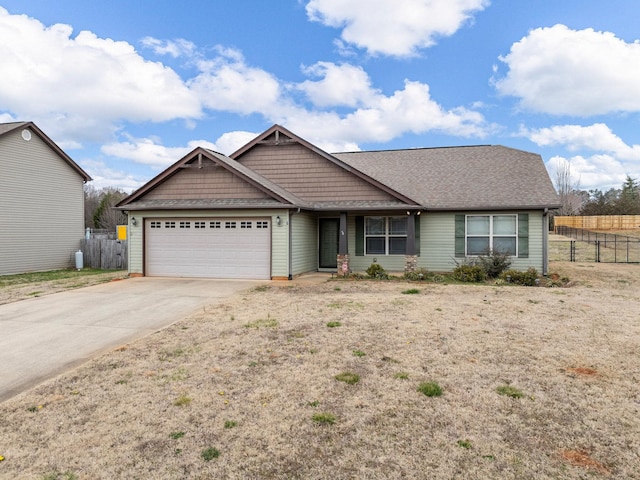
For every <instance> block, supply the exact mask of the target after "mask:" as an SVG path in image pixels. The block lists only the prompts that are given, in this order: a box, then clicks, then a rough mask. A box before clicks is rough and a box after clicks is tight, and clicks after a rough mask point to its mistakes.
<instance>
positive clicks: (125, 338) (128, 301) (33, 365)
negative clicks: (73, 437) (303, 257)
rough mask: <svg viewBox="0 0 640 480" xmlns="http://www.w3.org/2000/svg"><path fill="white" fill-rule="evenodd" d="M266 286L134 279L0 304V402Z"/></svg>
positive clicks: (228, 281)
mask: <svg viewBox="0 0 640 480" xmlns="http://www.w3.org/2000/svg"><path fill="white" fill-rule="evenodd" d="M261 283H264V282H260V281H248V280H208V279H184V278H151V277H144V278H130V279H126V280H122V281H118V282H110V283H106V284H102V285H96V286H92V287H86V288H81V289H78V290H70V291H67V292H62V293H55V294H52V295H46V296H43V297H39V298H33V299H29V300H23V301H19V302H15V303H8V304H5V305H0V366H1V369H0V370H1V373H0V401H3V400H6V399H7V398H9V397H12V396H14V395H16V394H18V393H20V392H21V391H23V390H26V389H27V388H29V387H31V386H33V385H35V384H37V383H40V382H41V381H43V380H44V379H46V378H50V377H52V376H55V375H57V374H59V373H61V372H62V371H64V370H67V369H69V368H71V367H73V366H75V365H78V364H80V363H82V362H84V361H86V360H88V359H89V358H91V357H93V356H95V355H96V354H97V353H100V352H102V351H105V350H108V349H111V348H114V347H116V346H118V345H121V344H123V343H126V342H129V341H131V340H133V339H135V338H139V337H142V336H145V335H148V334H150V333H152V332H155V331H157V330H158V329H161V328H163V327H165V326H167V325H170V324H172V323H174V322H176V321H178V320H180V319H181V318H184V317H185V316H187V315H189V314H190V313H193V312H194V311H196V310H197V309H199V308H202V307H203V306H205V305H210V304H215V303H217V302H219V301H220V300H221V299H224V298H226V297H229V296H231V295H233V294H235V293H238V292H240V291H242V290H246V289H248V288H251V287H252V286H255V285H259V284H261Z"/></svg>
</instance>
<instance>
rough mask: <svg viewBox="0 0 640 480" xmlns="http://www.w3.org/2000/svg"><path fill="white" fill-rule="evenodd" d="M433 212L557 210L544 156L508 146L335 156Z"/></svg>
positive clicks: (342, 154) (358, 153) (555, 198)
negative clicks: (546, 208)
mask: <svg viewBox="0 0 640 480" xmlns="http://www.w3.org/2000/svg"><path fill="white" fill-rule="evenodd" d="M333 156H335V157H336V158H338V159H339V160H342V161H343V162H345V163H346V164H348V165H351V166H352V167H354V168H357V169H358V170H360V171H361V172H363V173H365V174H366V175H369V176H371V177H372V178H374V179H376V180H378V181H380V182H382V183H384V184H386V185H388V186H389V187H391V188H393V189H395V190H397V191H398V192H401V193H403V194H404V195H406V196H408V197H410V198H412V199H414V200H416V201H418V202H420V204H422V205H423V206H424V207H426V208H428V209H433V210H462V209H463V210H483V209H516V208H517V209H523V208H545V207H549V208H555V207H557V206H559V201H558V196H557V194H556V191H555V189H554V188H553V184H552V183H551V179H550V178H549V174H548V173H547V170H546V168H545V166H544V163H543V161H542V158H541V157H540V155H537V154H534V153H529V152H525V151H522V150H516V149H512V148H507V147H503V146H495V145H483V146H470V147H446V148H419V149H410V150H386V151H372V152H351V153H336V154H333Z"/></svg>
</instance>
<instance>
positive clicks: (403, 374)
mask: <svg viewBox="0 0 640 480" xmlns="http://www.w3.org/2000/svg"><path fill="white" fill-rule="evenodd" d="M393 378H397V379H398V380H409V374H408V373H407V372H398V373H396V374H395V375H394V376H393Z"/></svg>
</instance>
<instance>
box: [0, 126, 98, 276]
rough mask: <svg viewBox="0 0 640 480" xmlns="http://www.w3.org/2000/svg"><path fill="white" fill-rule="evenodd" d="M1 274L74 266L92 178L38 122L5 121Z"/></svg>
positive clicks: (0, 156) (0, 148) (0, 155)
mask: <svg viewBox="0 0 640 480" xmlns="http://www.w3.org/2000/svg"><path fill="white" fill-rule="evenodd" d="M0 167H1V168H2V175H0V275H9V274H14V273H24V272H33V271H46V270H56V269H60V268H67V267H72V266H73V265H74V263H75V262H74V254H75V252H76V251H77V250H78V248H79V246H80V240H81V239H82V237H83V234H84V184H85V182H88V181H90V180H91V177H90V176H89V175H88V174H87V173H86V172H85V171H84V170H83V169H82V168H80V167H79V166H78V165H77V164H76V163H75V162H74V161H73V160H71V158H70V157H69V156H68V155H67V154H66V153H65V152H63V151H62V149H61V148H60V147H58V146H57V145H56V144H55V143H54V142H53V141H52V140H51V139H50V138H49V137H48V136H47V135H45V134H44V133H43V132H42V130H40V129H39V128H38V127H37V126H36V125H35V124H34V123H33V122H12V123H2V124H0Z"/></svg>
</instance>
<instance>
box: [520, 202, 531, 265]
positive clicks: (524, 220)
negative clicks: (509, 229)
mask: <svg viewBox="0 0 640 480" xmlns="http://www.w3.org/2000/svg"><path fill="white" fill-rule="evenodd" d="M518 258H529V214H528V213H520V214H518Z"/></svg>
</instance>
